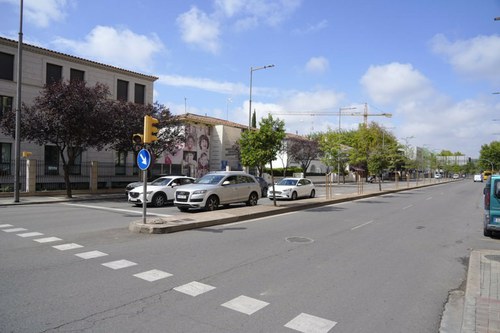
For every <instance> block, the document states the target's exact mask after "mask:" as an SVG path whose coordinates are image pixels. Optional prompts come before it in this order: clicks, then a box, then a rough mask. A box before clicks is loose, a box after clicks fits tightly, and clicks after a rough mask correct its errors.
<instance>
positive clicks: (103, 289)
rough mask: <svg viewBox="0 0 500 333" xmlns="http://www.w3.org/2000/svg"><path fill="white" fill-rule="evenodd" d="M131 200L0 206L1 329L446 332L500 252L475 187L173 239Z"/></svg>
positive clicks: (426, 191) (427, 191) (461, 185)
mask: <svg viewBox="0 0 500 333" xmlns="http://www.w3.org/2000/svg"><path fill="white" fill-rule="evenodd" d="M124 204H126V203H122V202H108V203H106V202H100V203H90V204H88V205H86V204H84V203H81V204H73V203H61V204H50V205H28V206H15V207H14V206H5V207H0V229H1V230H2V231H0V276H1V277H2V278H1V279H0V309H1V311H0V331H1V332H59V331H60V332H66V331H71V330H75V331H80V332H204V333H207V332H233V333H234V332H273V333H274V332H297V331H298V332H311V333H319V332H333V333H338V332H351V333H352V332H384V333H390V332H419V333H421V332H437V331H438V328H439V320H440V316H441V314H442V311H443V304H444V303H445V302H446V299H447V296H448V292H449V291H451V290H453V289H456V288H459V287H460V286H461V284H462V282H463V280H464V279H465V277H466V263H467V258H468V256H469V254H470V251H471V249H473V248H491V249H497V250H498V249H500V240H498V239H491V238H485V237H483V236H482V226H481V214H482V209H481V205H482V185H481V184H479V183H472V182H471V181H459V182H454V183H451V184H447V185H439V186H434V187H429V188H423V189H415V190H410V191H406V192H401V193H397V194H391V195H385V196H382V197H375V198H369V199H365V200H359V201H354V202H348V203H343V204H338V205H331V206H325V207H321V208H315V209H310V210H306V211H300V212H295V213H290V214H286V215H281V216H273V217H269V218H263V219H259V220H251V221H246V222H242V223H238V224H231V225H223V226H218V227H211V228H205V229H198V230H192V231H186V232H181V233H174V234H161V235H149V234H135V233H130V232H129V231H128V230H127V227H128V224H129V222H130V221H131V220H133V219H136V218H137V216H138V214H139V213H140V209H136V211H137V212H134V210H133V209H132V210H131V209H129V208H130V207H125V206H123V205H124ZM113 207H114V208H113ZM168 209H174V208H172V207H170V208H160V209H156V211H158V212H160V211H161V212H168ZM150 211H152V209H151V210H150ZM17 228H23V229H26V230H19V229H17ZM16 229H17V230H16ZM11 230H14V231H11ZM33 233H41V234H43V235H40V234H33ZM51 237H57V238H59V240H54V239H52V238H51ZM66 244H75V245H72V246H69V245H66ZM59 245H64V246H63V247H59V248H54V247H53V246H59ZM77 246H81V247H77ZM77 255H78V256H77ZM127 264H128V265H130V266H126V265H127ZM152 280H154V281H152ZM194 295H196V296H194Z"/></svg>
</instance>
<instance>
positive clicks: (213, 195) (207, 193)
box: [174, 171, 261, 212]
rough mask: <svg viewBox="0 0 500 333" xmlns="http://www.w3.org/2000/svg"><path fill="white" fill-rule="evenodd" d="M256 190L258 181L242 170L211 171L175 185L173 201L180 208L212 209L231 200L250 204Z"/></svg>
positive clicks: (257, 189) (229, 202)
mask: <svg viewBox="0 0 500 333" xmlns="http://www.w3.org/2000/svg"><path fill="white" fill-rule="evenodd" d="M260 193H261V189H260V185H259V183H258V182H257V181H256V180H255V178H254V177H253V176H252V175H249V174H247V173H244V172H242V171H219V172H211V173H208V174H206V175H205V176H203V177H201V178H199V179H197V180H196V181H195V182H194V184H191V185H186V186H183V187H182V188H179V189H177V190H176V191H175V198H174V205H175V206H177V208H178V209H179V210H180V211H181V212H185V211H187V210H188V209H190V208H201V209H205V210H215V209H217V208H218V207H219V206H220V205H228V204H232V203H246V204H247V205H249V206H254V205H256V204H257V201H258V200H259V198H260Z"/></svg>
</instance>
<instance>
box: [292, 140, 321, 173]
mask: <svg viewBox="0 0 500 333" xmlns="http://www.w3.org/2000/svg"><path fill="white" fill-rule="evenodd" d="M288 144H289V147H288V152H289V154H290V158H291V159H292V160H293V161H294V162H297V163H299V164H300V167H301V168H302V172H303V173H304V175H305V174H306V172H307V169H308V168H309V165H311V162H312V160H315V159H317V158H318V154H319V145H318V142H317V141H315V140H311V139H305V138H304V139H300V138H293V139H288Z"/></svg>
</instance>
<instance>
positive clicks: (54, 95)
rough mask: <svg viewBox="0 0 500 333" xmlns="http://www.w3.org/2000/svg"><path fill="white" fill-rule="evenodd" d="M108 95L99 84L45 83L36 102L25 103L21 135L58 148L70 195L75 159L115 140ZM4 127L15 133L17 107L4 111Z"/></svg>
mask: <svg viewBox="0 0 500 333" xmlns="http://www.w3.org/2000/svg"><path fill="white" fill-rule="evenodd" d="M108 95H109V89H108V87H107V86H105V85H103V84H100V83H98V84H96V85H95V86H94V87H88V86H87V85H86V83H85V82H83V81H72V82H56V83H54V84H51V85H47V86H45V87H44V89H43V91H42V92H41V94H40V95H39V96H38V97H36V98H35V100H34V103H33V105H31V106H28V105H26V104H24V103H23V105H22V108H21V133H20V137H21V138H22V139H24V140H27V141H30V142H35V143H37V144H39V145H45V144H54V145H55V146H56V147H57V149H58V151H59V156H60V157H61V161H62V164H63V171H64V181H65V184H66V195H67V196H68V197H69V198H71V196H72V194H71V185H70V179H69V171H70V168H71V166H73V165H74V164H75V161H76V158H77V157H78V156H80V155H81V154H82V152H83V151H84V150H86V149H89V148H94V149H97V150H101V149H103V148H104V146H106V145H109V144H111V143H112V142H113V141H114V135H113V134H114V133H113V126H114V122H115V119H113V117H111V116H110V113H111V105H110V102H109V100H108V99H107V97H108ZM2 128H3V129H4V131H5V132H6V133H8V134H11V135H14V134H15V111H14V110H11V111H10V112H6V113H5V114H4V119H3V121H2Z"/></svg>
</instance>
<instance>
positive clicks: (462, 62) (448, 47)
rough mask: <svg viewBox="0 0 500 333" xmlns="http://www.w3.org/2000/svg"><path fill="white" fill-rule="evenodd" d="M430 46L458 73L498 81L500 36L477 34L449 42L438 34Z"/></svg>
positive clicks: (499, 71) (499, 78) (499, 79)
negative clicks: (470, 37) (469, 37)
mask: <svg viewBox="0 0 500 333" xmlns="http://www.w3.org/2000/svg"><path fill="white" fill-rule="evenodd" d="M431 46H432V50H433V51H434V52H435V53H437V54H440V55H443V56H444V57H445V58H446V60H447V61H448V62H449V63H450V64H451V65H452V66H453V69H454V70H455V71H457V72H458V73H460V74H462V75H464V76H466V77H469V78H474V79H487V80H490V81H492V82H494V83H498V82H500V36H497V35H492V36H477V37H475V38H472V39H468V40H459V41H456V42H450V41H449V40H448V39H447V38H446V37H445V36H444V35H441V34H439V35H436V36H434V38H433V39H432V40H431Z"/></svg>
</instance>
